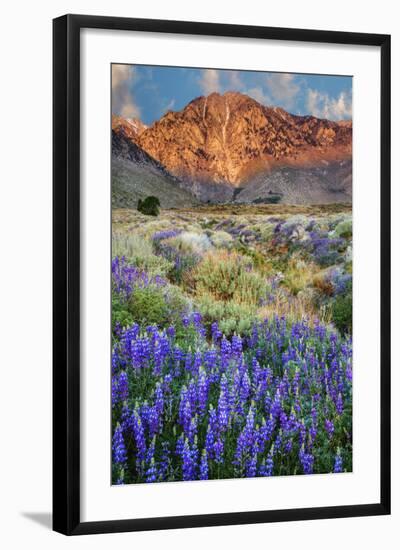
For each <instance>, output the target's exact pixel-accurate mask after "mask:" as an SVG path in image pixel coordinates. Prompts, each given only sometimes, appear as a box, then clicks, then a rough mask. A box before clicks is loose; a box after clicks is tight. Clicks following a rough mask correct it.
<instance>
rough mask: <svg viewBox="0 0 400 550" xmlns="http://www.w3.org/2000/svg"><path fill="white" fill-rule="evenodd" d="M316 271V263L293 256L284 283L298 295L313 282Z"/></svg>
mask: <svg viewBox="0 0 400 550" xmlns="http://www.w3.org/2000/svg"><path fill="white" fill-rule="evenodd" d="M314 272H315V266H314V264H311V263H308V264H307V263H306V262H304V261H302V260H296V259H295V258H291V259H290V260H289V262H288V267H287V269H286V272H285V276H284V279H283V281H282V283H283V284H284V285H285V286H286V287H287V288H288V289H289V290H290V292H291V293H292V294H294V295H295V296H296V295H297V294H298V293H299V292H300V291H302V290H304V289H305V288H306V287H307V286H308V285H310V284H311V282H312V279H313V274H314Z"/></svg>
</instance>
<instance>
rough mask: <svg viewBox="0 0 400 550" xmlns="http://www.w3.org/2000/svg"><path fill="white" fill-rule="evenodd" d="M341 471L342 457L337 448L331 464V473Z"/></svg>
mask: <svg viewBox="0 0 400 550" xmlns="http://www.w3.org/2000/svg"><path fill="white" fill-rule="evenodd" d="M341 472H343V458H342V457H341V455H340V451H339V450H338V452H337V454H336V456H335V462H334V465H333V473H335V474H339V473H341Z"/></svg>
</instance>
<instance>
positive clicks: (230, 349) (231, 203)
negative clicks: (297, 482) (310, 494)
mask: <svg viewBox="0 0 400 550" xmlns="http://www.w3.org/2000/svg"><path fill="white" fill-rule="evenodd" d="M110 85H111V90H112V105H111V128H110V131H111V139H112V158H111V193H112V258H111V259H110V261H111V262H110V263H111V285H112V288H111V293H112V350H111V365H110V368H111V395H112V410H111V411H110V414H111V417H112V434H111V449H110V452H111V454H112V472H111V477H112V484H114V485H119V484H134V483H159V482H169V481H195V480H203V481H205V480H219V479H234V478H252V477H268V476H292V475H304V474H332V475H334V474H335V475H336V474H340V473H344V472H351V471H352V78H351V76H345V75H343V76H341V75H313V74H295V73H293V74H292V73H272V72H271V73H269V72H252V71H235V70H226V69H219V68H204V69H201V68H188V67H166V66H146V65H123V64H112V65H111V83H110Z"/></svg>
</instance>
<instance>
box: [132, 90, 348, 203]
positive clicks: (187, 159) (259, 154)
mask: <svg viewBox="0 0 400 550" xmlns="http://www.w3.org/2000/svg"><path fill="white" fill-rule="evenodd" d="M136 140H137V143H138V144H139V145H140V146H141V147H142V149H144V150H145V151H147V152H148V153H149V154H150V155H151V156H152V157H154V158H155V159H157V160H158V161H159V162H160V163H161V164H163V165H164V166H165V167H166V168H167V169H168V171H169V172H170V173H172V174H174V175H176V176H178V177H179V178H180V179H183V180H185V181H186V183H187V185H188V187H189V188H191V189H192V191H194V192H195V193H196V194H197V195H198V196H201V195H202V194H203V195H205V196H207V194H210V195H215V194H216V193H215V190H216V189H217V188H218V185H219V186H221V185H222V187H221V190H223V191H222V195H226V194H229V193H226V192H225V191H226V190H225V189H224V188H225V187H228V188H232V187H243V186H246V184H247V183H250V182H252V181H254V178H255V177H257V176H258V175H259V174H266V173H272V172H273V171H274V170H275V169H278V168H282V167H295V168H299V169H300V168H310V167H316V166H324V164H325V163H326V162H332V163H337V162H339V161H343V160H349V159H351V151H352V124H351V122H349V121H346V122H344V123H336V122H332V121H329V120H322V119H318V118H316V117H312V116H296V115H291V114H289V113H287V112H286V111H284V110H283V109H280V108H277V107H265V106H263V105H261V104H260V103H258V102H257V101H255V100H254V99H252V98H250V97H248V96H246V95H244V94H240V93H236V92H227V93H225V94H223V95H220V94H217V93H213V94H211V95H209V96H208V97H203V96H202V97H199V98H196V99H194V100H193V101H191V102H190V103H189V104H188V105H187V106H186V107H185V108H184V109H183V110H182V111H179V112H168V113H167V114H165V115H164V116H163V117H162V118H161V119H160V120H159V121H157V122H155V123H154V124H153V125H152V126H150V127H149V128H147V129H144V130H143V131H142V132H141V133H140V134H139V135H137V137H136ZM215 184H217V188H216V187H215ZM231 193H233V190H232V191H231ZM217 195H218V193H217ZM202 198H203V199H204V197H202Z"/></svg>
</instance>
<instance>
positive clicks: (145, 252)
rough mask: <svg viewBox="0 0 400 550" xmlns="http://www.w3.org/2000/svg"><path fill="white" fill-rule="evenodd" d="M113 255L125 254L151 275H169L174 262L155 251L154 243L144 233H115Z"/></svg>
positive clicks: (120, 255)
mask: <svg viewBox="0 0 400 550" xmlns="http://www.w3.org/2000/svg"><path fill="white" fill-rule="evenodd" d="M112 251H113V256H119V257H122V256H124V257H125V258H127V260H129V261H131V262H132V263H133V264H134V265H135V266H137V267H138V268H140V269H143V270H145V271H147V273H148V274H149V275H162V276H165V275H167V274H168V273H169V272H170V271H171V270H172V268H173V263H172V262H170V261H168V260H167V259H166V258H164V257H162V256H157V255H156V254H154V252H153V245H152V242H151V241H150V240H149V239H146V238H145V237H143V236H142V235H119V234H115V235H113V239H112Z"/></svg>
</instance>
